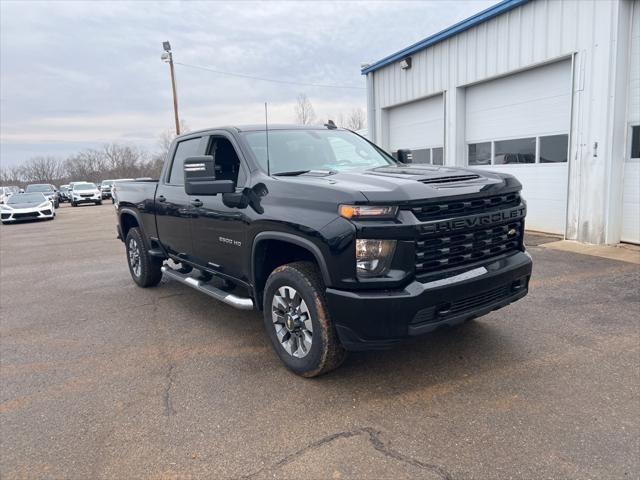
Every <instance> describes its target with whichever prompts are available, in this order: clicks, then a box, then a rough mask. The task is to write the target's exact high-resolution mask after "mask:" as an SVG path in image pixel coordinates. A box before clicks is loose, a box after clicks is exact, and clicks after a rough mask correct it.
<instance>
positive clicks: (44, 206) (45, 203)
mask: <svg viewBox="0 0 640 480" xmlns="http://www.w3.org/2000/svg"><path fill="white" fill-rule="evenodd" d="M47 207H51V202H49V201H46V202H42V203H41V204H40V205H38V208H47Z"/></svg>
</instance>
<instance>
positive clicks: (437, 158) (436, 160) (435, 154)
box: [431, 147, 444, 165]
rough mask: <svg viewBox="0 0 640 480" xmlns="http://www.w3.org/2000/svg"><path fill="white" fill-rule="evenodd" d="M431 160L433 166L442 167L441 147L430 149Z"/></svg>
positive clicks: (442, 153) (442, 152) (442, 151)
mask: <svg viewBox="0 0 640 480" xmlns="http://www.w3.org/2000/svg"><path fill="white" fill-rule="evenodd" d="M431 160H432V163H433V164H434V165H444V149H443V148H442V147H436V148H432V149H431Z"/></svg>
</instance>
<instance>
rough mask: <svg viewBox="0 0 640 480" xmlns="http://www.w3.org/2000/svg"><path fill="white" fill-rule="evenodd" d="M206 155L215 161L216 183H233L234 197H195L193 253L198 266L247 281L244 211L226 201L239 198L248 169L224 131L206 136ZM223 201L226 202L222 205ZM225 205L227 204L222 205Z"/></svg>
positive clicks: (246, 222)
mask: <svg viewBox="0 0 640 480" xmlns="http://www.w3.org/2000/svg"><path fill="white" fill-rule="evenodd" d="M206 143H207V147H206V153H205V155H211V156H213V158H214V161H215V171H216V179H217V180H233V181H234V182H235V183H236V192H237V193H235V194H218V195H211V196H199V197H198V198H194V203H196V204H197V205H199V206H197V207H195V208H194V221H193V223H192V231H193V250H194V255H195V256H196V257H197V259H198V260H197V261H198V263H200V264H201V265H204V266H207V267H208V268H210V269H212V270H215V271H217V272H219V273H222V274H223V275H228V276H230V277H232V278H237V279H240V280H244V281H248V279H247V276H246V273H247V272H243V265H244V263H245V261H246V255H248V252H247V242H246V233H247V225H248V222H249V219H248V218H247V216H246V212H247V209H246V208H245V209H240V208H237V207H233V206H228V205H227V204H229V201H228V199H229V198H230V197H231V196H233V195H239V194H240V192H242V189H243V187H245V183H246V181H247V174H248V169H247V168H246V163H245V161H244V159H243V157H242V153H241V152H240V149H239V148H238V145H237V144H236V142H235V140H234V138H233V137H232V136H230V135H228V134H226V133H224V132H220V133H219V134H217V133H215V134H213V135H212V136H211V137H209V139H208V141H207V142H206ZM225 200H227V201H226V202H225ZM225 203H227V204H225Z"/></svg>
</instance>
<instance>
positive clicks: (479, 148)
mask: <svg viewBox="0 0 640 480" xmlns="http://www.w3.org/2000/svg"><path fill="white" fill-rule="evenodd" d="M490 164H491V142H483V143H471V144H470V145H469V165H490Z"/></svg>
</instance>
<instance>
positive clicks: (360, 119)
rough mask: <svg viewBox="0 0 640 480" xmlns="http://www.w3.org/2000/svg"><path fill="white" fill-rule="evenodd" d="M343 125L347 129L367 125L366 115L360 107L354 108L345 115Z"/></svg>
mask: <svg viewBox="0 0 640 480" xmlns="http://www.w3.org/2000/svg"><path fill="white" fill-rule="evenodd" d="M345 126H346V127H347V128H348V129H349V130H362V129H363V128H365V127H366V126H367V117H366V115H365V114H364V110H362V108H360V107H358V108H354V109H353V110H351V112H350V113H349V115H348V116H347V121H346V123H345Z"/></svg>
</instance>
